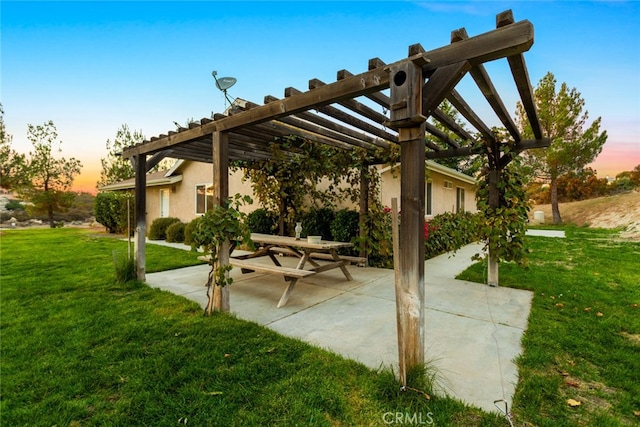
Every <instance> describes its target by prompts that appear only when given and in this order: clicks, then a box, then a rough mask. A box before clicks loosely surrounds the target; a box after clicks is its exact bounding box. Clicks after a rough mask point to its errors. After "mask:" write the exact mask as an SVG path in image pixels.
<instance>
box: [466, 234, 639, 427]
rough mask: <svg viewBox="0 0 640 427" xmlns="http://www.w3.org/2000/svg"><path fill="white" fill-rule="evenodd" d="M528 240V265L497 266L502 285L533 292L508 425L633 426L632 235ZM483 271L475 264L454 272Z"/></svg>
mask: <svg viewBox="0 0 640 427" xmlns="http://www.w3.org/2000/svg"><path fill="white" fill-rule="evenodd" d="M527 241H528V243H529V245H530V248H531V254H530V257H529V258H530V267H529V269H528V270H524V269H522V268H518V267H516V266H514V265H509V264H507V265H502V266H501V267H500V283H501V285H502V286H509V287H514V288H521V289H528V290H531V291H533V292H534V299H533V306H532V311H531V315H530V317H529V327H528V330H527V332H526V333H525V335H524V338H523V346H524V354H523V355H522V357H520V358H519V360H518V367H519V372H520V382H519V384H518V386H517V389H516V396H515V401H514V411H513V412H514V419H515V421H516V425H523V424H524V425H538V426H561V425H584V426H619V425H638V424H639V423H640V308H639V307H638V305H639V304H640V243H638V242H635V243H633V242H629V241H626V242H625V241H620V240H619V239H616V235H615V234H614V233H613V232H611V231H606V230H590V229H586V228H569V229H567V238H566V239H555V238H543V237H536V238H528V239H527ZM483 277H484V268H483V267H482V266H481V265H479V264H476V265H474V266H472V267H470V268H469V269H468V270H467V271H465V272H463V273H462V274H461V275H460V276H459V278H461V279H466V280H473V281H478V282H482V281H483ZM568 399H573V400H575V401H578V402H580V405H579V406H576V407H571V406H570V405H569V404H568V403H567V401H568Z"/></svg>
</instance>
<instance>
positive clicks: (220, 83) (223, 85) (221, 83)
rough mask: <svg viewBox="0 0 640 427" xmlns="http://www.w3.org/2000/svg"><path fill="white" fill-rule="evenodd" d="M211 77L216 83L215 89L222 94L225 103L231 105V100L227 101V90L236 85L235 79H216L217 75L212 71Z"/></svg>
mask: <svg viewBox="0 0 640 427" xmlns="http://www.w3.org/2000/svg"><path fill="white" fill-rule="evenodd" d="M211 75H212V76H213V78H214V80H215V81H216V87H217V88H218V89H220V90H221V91H222V92H223V93H224V97H225V99H226V100H227V101H229V104H232V102H231V100H230V99H229V97H228V96H227V89H229V88H230V87H231V86H233V85H234V84H236V82H237V81H238V80H237V79H236V78H235V77H220V78H218V77H216V76H217V75H218V72H217V71H215V70H214V71H212V72H211Z"/></svg>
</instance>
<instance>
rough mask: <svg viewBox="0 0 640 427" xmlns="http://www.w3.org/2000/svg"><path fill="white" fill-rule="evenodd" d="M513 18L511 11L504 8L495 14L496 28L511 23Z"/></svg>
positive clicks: (513, 20)
mask: <svg viewBox="0 0 640 427" xmlns="http://www.w3.org/2000/svg"><path fill="white" fill-rule="evenodd" d="M514 22H516V21H515V19H514V18H513V11H512V10H511V9H509V10H505V11H504V12H501V13H499V14H497V15H496V28H502V27H505V26H507V25H511V24H513V23H514Z"/></svg>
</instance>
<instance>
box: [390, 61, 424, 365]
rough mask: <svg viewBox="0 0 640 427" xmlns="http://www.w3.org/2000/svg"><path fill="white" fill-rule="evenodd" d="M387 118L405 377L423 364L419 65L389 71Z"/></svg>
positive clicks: (403, 65)
mask: <svg viewBox="0 0 640 427" xmlns="http://www.w3.org/2000/svg"><path fill="white" fill-rule="evenodd" d="M389 72H390V73H391V75H390V79H389V80H390V82H391V84H390V90H391V97H390V100H391V102H390V105H389V109H390V111H391V114H390V115H391V118H390V120H389V121H388V123H387V125H388V126H389V127H393V128H395V129H398V142H399V143H400V208H401V212H400V257H399V258H400V263H399V268H400V274H399V286H398V287H397V289H398V293H397V294H398V296H399V298H400V302H401V304H398V309H399V310H400V313H399V316H398V319H399V322H400V325H399V326H401V327H402V328H403V330H404V331H403V338H404V348H403V349H400V350H401V351H404V361H405V366H406V370H407V372H409V371H411V369H413V368H416V367H418V366H420V365H422V364H423V363H424V186H425V172H424V169H425V165H424V162H425V142H424V139H425V121H426V117H425V116H423V115H422V107H423V105H422V87H423V84H424V78H423V76H422V67H421V62H420V61H417V62H414V61H404V62H402V63H398V64H395V65H392V66H390V69H389Z"/></svg>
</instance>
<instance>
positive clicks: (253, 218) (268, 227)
mask: <svg viewBox="0 0 640 427" xmlns="http://www.w3.org/2000/svg"><path fill="white" fill-rule="evenodd" d="M247 226H249V229H250V230H251V232H252V233H262V234H273V233H274V232H275V231H276V229H277V228H278V218H277V216H276V214H274V213H273V212H270V211H268V210H266V209H265V208H259V209H256V210H255V211H253V212H251V213H249V214H248V215H247Z"/></svg>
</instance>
